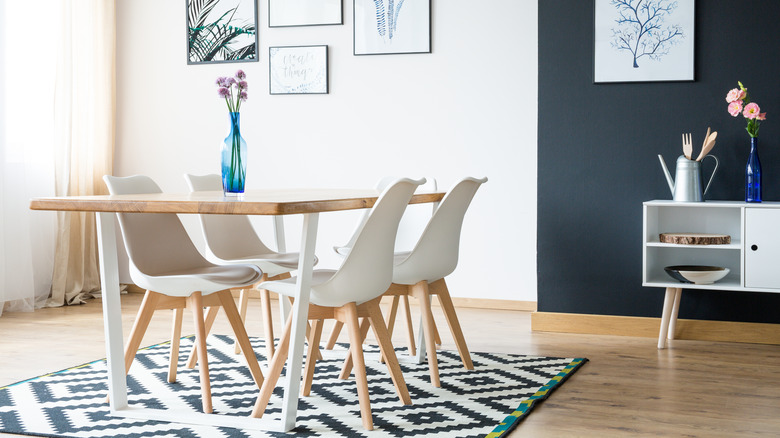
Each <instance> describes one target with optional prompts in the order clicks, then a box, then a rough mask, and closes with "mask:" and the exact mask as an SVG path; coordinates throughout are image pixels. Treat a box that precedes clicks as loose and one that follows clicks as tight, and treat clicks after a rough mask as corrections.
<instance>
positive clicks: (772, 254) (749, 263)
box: [642, 201, 780, 348]
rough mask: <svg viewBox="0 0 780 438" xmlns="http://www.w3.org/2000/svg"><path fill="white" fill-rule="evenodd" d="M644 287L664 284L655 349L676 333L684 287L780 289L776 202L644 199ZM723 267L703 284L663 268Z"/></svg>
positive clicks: (778, 206) (778, 204) (779, 213)
mask: <svg viewBox="0 0 780 438" xmlns="http://www.w3.org/2000/svg"><path fill="white" fill-rule="evenodd" d="M643 209H644V211H643V227H642V229H643V230H642V231H643V236H644V239H643V244H642V286H647V287H661V288H665V289H666V297H665V298H664V308H663V313H662V316H661V330H660V333H659V336H658V348H665V347H666V339H667V338H668V339H673V338H674V330H675V323H676V321H677V313H678V311H679V305H680V297H681V296H682V289H708V290H730V291H737V292H739V291H745V292H770V293H780V233H778V232H777V229H778V228H780V202H762V203H756V204H754V203H746V202H740V201H706V202H675V201H648V202H645V203H644V204H643ZM661 233H708V234H710V233H711V234H728V235H729V236H731V243H729V244H721V245H680V244H671V243H662V242H661V241H660V240H659V234H661ZM673 265H706V266H722V267H725V268H728V269H729V271H730V272H729V274H728V275H727V276H726V277H724V278H723V279H722V280H720V281H718V282H716V283H714V284H707V285H698V284H691V283H682V282H680V281H677V280H675V279H673V278H672V277H670V276H669V275H668V274H667V273H666V272H665V271H664V267H666V266H673Z"/></svg>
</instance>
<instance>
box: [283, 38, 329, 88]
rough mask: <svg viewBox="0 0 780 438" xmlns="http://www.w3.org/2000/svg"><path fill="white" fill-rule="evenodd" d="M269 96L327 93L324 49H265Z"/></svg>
mask: <svg viewBox="0 0 780 438" xmlns="http://www.w3.org/2000/svg"><path fill="white" fill-rule="evenodd" d="M268 68H269V72H270V74H269V82H270V89H271V94H327V93H328V46H289V47H269V48H268Z"/></svg>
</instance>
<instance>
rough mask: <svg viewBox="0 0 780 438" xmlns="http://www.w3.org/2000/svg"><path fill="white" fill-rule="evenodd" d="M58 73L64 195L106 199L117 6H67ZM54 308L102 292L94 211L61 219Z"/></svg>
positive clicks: (108, 2) (75, 0) (58, 148)
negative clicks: (104, 197) (94, 196)
mask: <svg viewBox="0 0 780 438" xmlns="http://www.w3.org/2000/svg"><path fill="white" fill-rule="evenodd" d="M60 7H61V13H60V17H61V20H62V21H61V25H62V32H61V38H60V40H59V46H60V47H59V53H58V62H57V69H56V88H55V103H54V105H55V110H54V147H55V159H54V161H55V193H56V195H57V196H83V195H99V194H106V193H107V191H106V189H105V185H104V184H103V180H102V177H103V175H106V174H111V173H112V169H113V156H114V130H115V123H114V120H115V113H116V104H115V95H116V91H115V77H116V74H115V73H116V72H115V65H116V51H115V47H116V44H115V42H116V19H115V0H63V1H61V2H60ZM56 242H57V243H56V249H55V259H54V272H53V275H52V287H51V297H50V299H49V301H48V303H47V304H48V305H49V306H61V305H63V304H78V303H82V302H83V299H84V298H87V297H88V296H89V295H90V293H91V292H92V293H94V292H97V291H99V290H100V276H99V272H98V253H97V233H96V226H95V215H94V213H66V212H59V213H58V214H57V237H56Z"/></svg>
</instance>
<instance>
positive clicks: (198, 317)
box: [187, 292, 213, 414]
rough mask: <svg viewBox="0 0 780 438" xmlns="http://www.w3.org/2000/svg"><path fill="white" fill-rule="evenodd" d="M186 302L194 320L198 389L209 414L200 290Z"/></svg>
mask: <svg viewBox="0 0 780 438" xmlns="http://www.w3.org/2000/svg"><path fill="white" fill-rule="evenodd" d="M187 304H188V305H189V307H190V309H191V310H192V317H193V319H194V320H195V345H197V346H198V357H199V359H200V391H201V398H202V401H203V412H204V413H206V414H210V413H212V412H213V408H212V406H211V380H210V379H209V361H208V351H207V349H206V323H205V321H204V320H203V296H202V295H201V293H200V292H194V293H193V294H192V295H191V296H190V297H189V298H187Z"/></svg>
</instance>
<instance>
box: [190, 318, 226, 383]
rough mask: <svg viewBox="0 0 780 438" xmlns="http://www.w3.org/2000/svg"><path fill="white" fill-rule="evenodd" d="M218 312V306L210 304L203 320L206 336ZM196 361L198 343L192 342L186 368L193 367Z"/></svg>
mask: <svg viewBox="0 0 780 438" xmlns="http://www.w3.org/2000/svg"><path fill="white" fill-rule="evenodd" d="M218 312H219V306H211V307H209V310H208V311H207V312H206V320H205V322H204V328H205V330H206V336H208V335H209V332H211V327H213V326H214V320H216V319H217V313H218ZM196 363H198V345H197V344H194V345H193V346H192V351H190V357H189V359H188V360H187V368H189V369H194V368H195V364H196Z"/></svg>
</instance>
